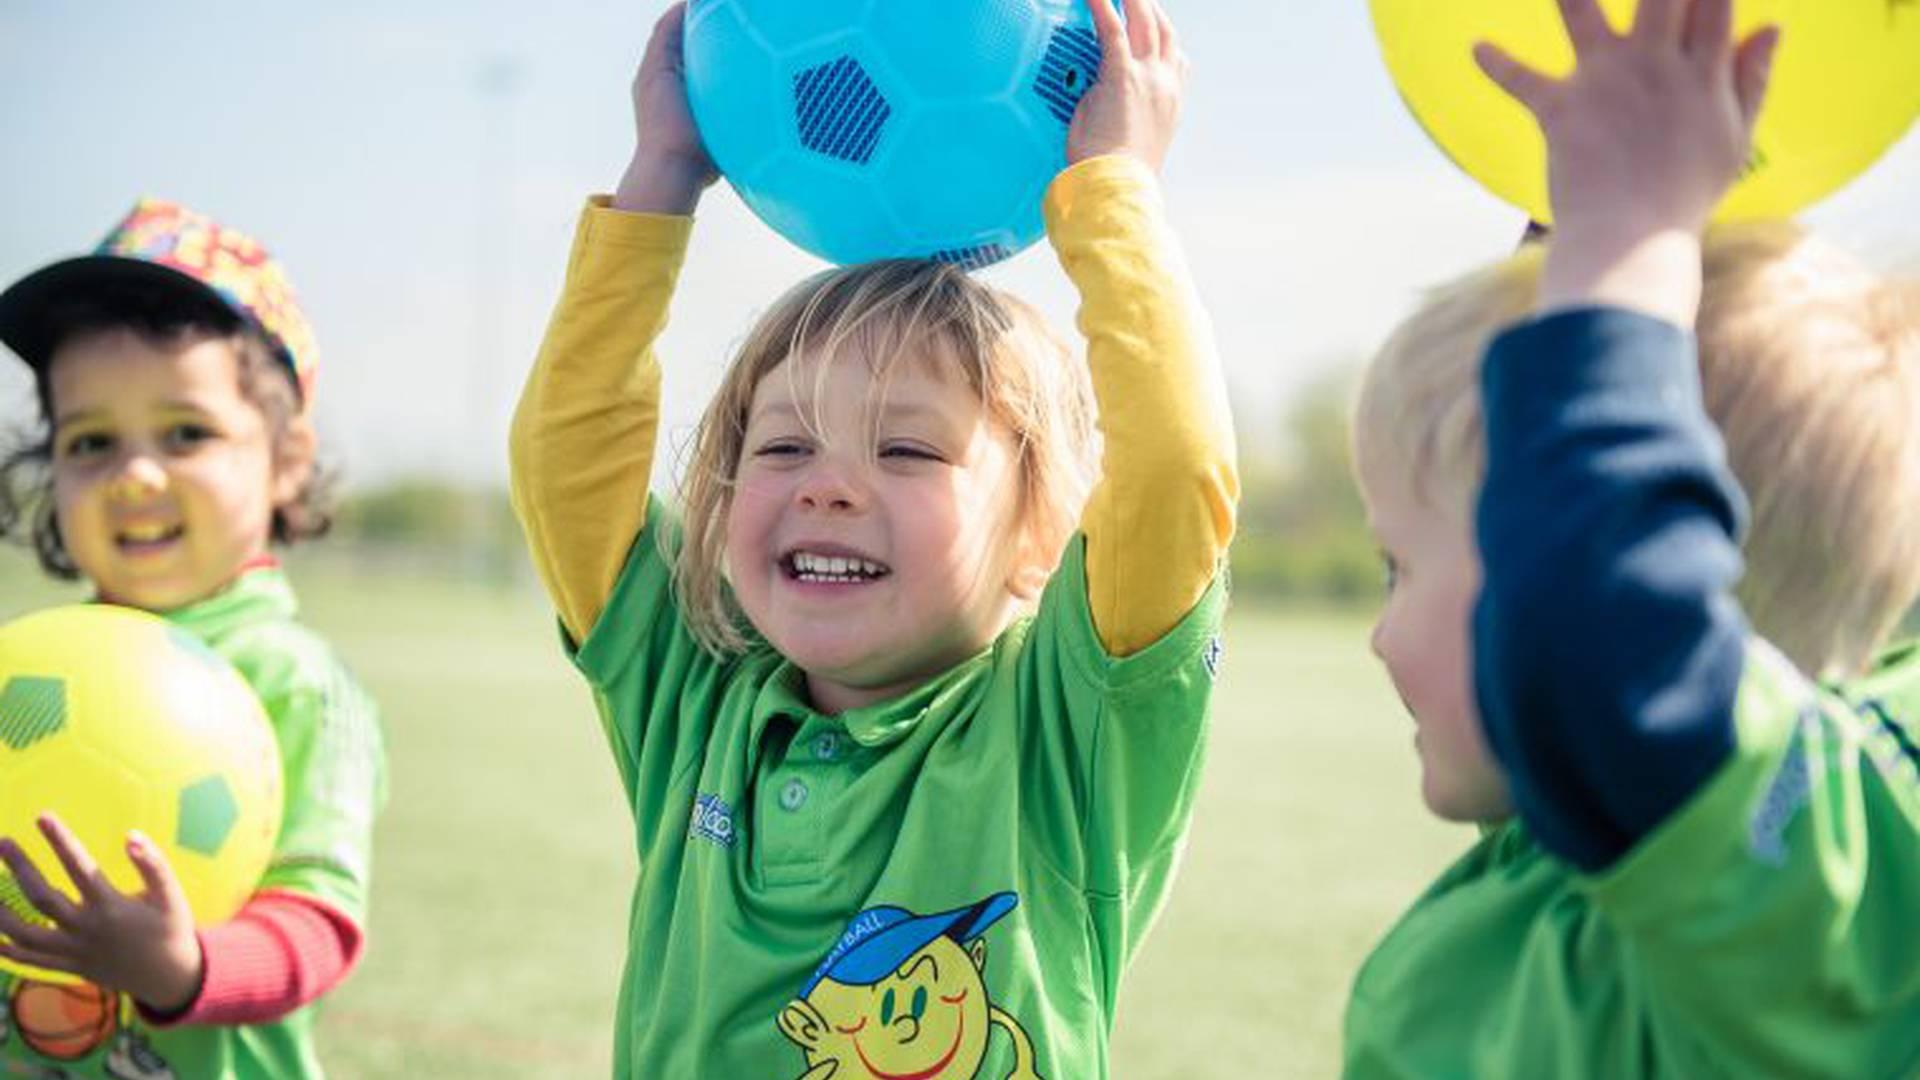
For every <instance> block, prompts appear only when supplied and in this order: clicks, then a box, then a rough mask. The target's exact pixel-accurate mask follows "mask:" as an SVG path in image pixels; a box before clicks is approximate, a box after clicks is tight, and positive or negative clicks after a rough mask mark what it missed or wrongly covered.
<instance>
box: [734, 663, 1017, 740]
mask: <svg viewBox="0 0 1920 1080" xmlns="http://www.w3.org/2000/svg"><path fill="white" fill-rule="evenodd" d="M991 657H992V650H991V649H988V650H986V651H984V652H982V653H980V654H979V655H978V656H975V657H973V658H971V659H968V660H965V661H963V662H961V663H959V664H956V665H955V666H953V667H952V668H950V669H948V670H947V671H945V672H942V673H941V674H939V675H937V676H935V677H934V678H932V679H929V680H927V681H926V682H925V683H922V684H921V685H919V686H917V687H915V688H913V689H912V690H909V691H907V692H906V693H904V694H902V695H900V696H899V697H897V698H893V699H891V700H888V701H882V702H877V703H875V704H872V705H868V706H865V707H862V708H858V709H848V710H847V711H846V712H843V713H841V714H840V715H838V716H835V717H831V718H830V719H831V721H832V722H834V723H837V724H839V725H840V726H842V727H844V728H846V730H847V735H848V737H849V738H851V739H853V741H854V742H855V743H858V744H859V745H861V746H866V747H874V748H883V747H888V746H892V745H893V744H895V743H897V742H900V741H901V740H902V739H905V738H906V737H907V736H908V735H911V734H912V733H913V732H914V731H915V730H917V729H918V728H919V727H920V724H921V722H922V721H923V720H924V719H925V718H926V717H927V716H929V715H931V714H934V713H952V712H955V711H958V706H959V705H960V703H961V702H964V701H965V700H966V699H967V698H969V697H971V696H974V695H976V694H978V693H979V692H980V690H982V689H983V688H984V687H985V685H986V680H985V678H984V676H985V674H986V671H987V667H988V664H989V663H990V660H991ZM820 716H821V713H820V711H819V710H818V709H815V708H814V707H813V706H812V705H810V704H809V703H808V702H807V678H806V673H805V672H803V671H801V670H800V669H799V668H798V667H795V666H794V665H793V663H792V662H791V661H786V660H783V661H781V662H780V665H779V667H778V668H776V669H775V671H774V673H773V677H772V678H770V679H768V680H767V681H766V683H765V684H764V685H763V686H762V687H761V689H760V694H759V697H758V698H756V699H755V701H754V704H753V740H754V745H756V746H757V745H759V743H760V737H761V735H762V734H763V733H764V732H765V731H766V728H767V725H768V724H770V723H771V722H772V721H773V720H774V719H776V718H779V717H785V718H787V719H790V720H792V721H793V722H794V723H795V724H798V725H805V724H806V722H807V721H808V720H811V719H814V718H816V717H820Z"/></svg>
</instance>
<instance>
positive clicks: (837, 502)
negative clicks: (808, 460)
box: [798, 462, 867, 512]
mask: <svg viewBox="0 0 1920 1080" xmlns="http://www.w3.org/2000/svg"><path fill="white" fill-rule="evenodd" d="M798 498H799V502H800V505H801V506H802V507H804V508H806V509H808V510H832V511H840V512H847V511H852V510H858V509H861V508H863V507H865V506H866V501H867V500H866V495H865V492H864V489H863V488H862V486H861V484H860V481H859V479H858V477H857V476H855V475H854V472H853V470H852V469H851V468H849V467H847V466H844V465H839V464H835V463H831V462H823V463H821V464H820V465H818V466H816V467H815V468H813V469H810V470H808V472H807V476H806V478H805V479H804V480H802V481H801V483H800V489H799V491H798Z"/></svg>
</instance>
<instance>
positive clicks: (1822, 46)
mask: <svg viewBox="0 0 1920 1080" xmlns="http://www.w3.org/2000/svg"><path fill="white" fill-rule="evenodd" d="M1371 3H1372V5H1373V25H1374V31H1375V33H1376V34H1377V35H1378V36H1379V39H1380V49H1381V52H1382V54H1383V55H1384V56H1385V58H1386V62H1387V70H1388V71H1389V72H1390V73H1391V74H1392V76H1393V81H1394V83H1395V84H1396V85H1397V86H1398V87H1399V89H1400V94H1401V96H1402V97H1403V98H1405V99H1406V102H1407V105H1408V107H1409V108H1411V109H1412V110H1413V115H1414V117H1415V119H1417V120H1418V121H1419V122H1420V125H1421V126H1422V127H1424V128H1426V130H1427V134H1428V135H1430V136H1431V137H1432V138H1433V140H1434V142H1436V143H1438V144H1439V146H1440V149H1441V150H1443V151H1445V152H1446V154H1447V156H1448V157H1451V158H1452V159H1453V160H1454V162H1455V164H1457V165H1459V166H1460V167H1461V168H1462V169H1465V170H1466V171H1467V172H1468V173H1469V174H1470V175H1472V176H1473V177H1474V179H1476V180H1478V181H1480V182H1481V183H1482V184H1484V185H1485V186H1486V187H1487V188H1488V189H1489V190H1491V191H1492V192H1493V193H1494V194H1495V195H1498V196H1499V197H1500V198H1502V199H1505V200H1506V201H1508V202H1510V203H1512V204H1514V205H1515V206H1518V207H1520V208H1521V209H1522V210H1525V211H1526V212H1527V213H1529V214H1531V215H1532V216H1533V218H1534V220H1536V221H1543V222H1544V221H1547V220H1548V215H1549V209H1548V203H1547V164H1546V161H1547V156H1546V143H1545V140H1544V139H1542V137H1541V135H1540V129H1539V126H1538V125H1537V124H1536V123H1535V122H1534V119H1533V116H1532V115H1531V114H1530V113H1528V112H1527V111H1526V109H1525V108H1523V107H1521V105H1520V104H1519V103H1518V102H1515V101H1514V100H1513V99H1512V98H1509V97H1508V96H1507V95H1506V93H1505V92H1504V91H1502V90H1501V89H1500V88H1499V87H1498V86H1495V85H1494V83H1493V81H1492V80H1490V79H1488V78H1487V77H1486V75H1485V74H1484V73H1482V72H1481V71H1480V68H1479V66H1478V65H1476V64H1475V63H1474V59H1473V46H1474V45H1475V43H1477V42H1480V41H1491V42H1493V43H1494V44H1496V45H1499V46H1501V47H1502V48H1504V49H1506V50H1507V52H1509V53H1511V54H1513V56H1514V57H1516V58H1518V59H1519V60H1521V61H1522V62H1524V63H1526V64H1528V65H1529V66H1531V67H1533V68H1535V69H1537V70H1541V71H1546V72H1549V73H1552V74H1556V75H1560V74H1565V73H1566V72H1568V71H1570V70H1572V67H1573V48H1572V46H1571V44H1569V42H1568V41H1567V35H1566V30H1565V28H1564V26H1563V25H1562V24H1561V21H1560V13H1559V7H1558V5H1556V4H1555V3H1554V0H1371ZM1600 6H1601V7H1602V8H1603V9H1604V10H1605V11H1606V13H1607V16H1608V18H1609V20H1610V21H1611V22H1612V23H1613V25H1614V28H1615V29H1617V30H1618V29H1625V28H1626V27H1627V26H1629V25H1631V23H1632V21H1633V12H1634V10H1635V8H1636V6H1637V4H1636V2H1635V0H1601V5H1600ZM1767 23H1777V24H1779V26H1780V27H1781V29H1782V31H1783V35H1784V36H1783V37H1782V39H1781V43H1780V50H1779V52H1778V53H1777V54H1776V56H1775V60H1774V65H1773V78H1772V82H1771V85H1770V88H1769V90H1768V92H1767V101H1766V105H1765V106H1764V108H1763V109H1762V110H1761V114H1760V122H1759V125H1758V127H1757V128H1756V130H1755V132H1754V152H1753V156H1752V158H1751V159H1750V160H1749V162H1748V168H1747V173H1746V175H1745V176H1744V178H1743V179H1742V180H1741V181H1740V183H1739V184H1737V185H1736V186H1735V187H1734V188H1733V190H1732V191H1731V192H1730V193H1729V194H1728V195H1727V199H1726V201H1725V202H1723V203H1722V204H1721V205H1720V208H1719V211H1718V212H1717V213H1716V215H1715V216H1716V218H1718V219H1719V220H1723V221H1733V220H1744V219H1751V218H1768V217H1787V216H1789V215H1792V214H1794V213H1796V212H1798V211H1799V210H1801V209H1803V208H1804V207H1806V206H1808V205H1810V204H1812V203H1813V202H1815V201H1817V200H1819V199H1821V198H1823V197H1824V196H1826V195H1829V194H1831V193H1832V192H1834V191H1835V190H1837V189H1838V188H1840V187H1841V186H1842V185H1844V184H1846V183H1847V181H1849V180H1851V179H1853V178H1854V177H1856V176H1858V175H1859V174H1860V173H1862V172H1864V171H1866V169H1867V167H1868V166H1870V165H1872V164H1873V163H1874V162H1875V161H1876V160H1878V159H1879V157H1880V155H1882V154H1884V153H1886V151H1887V150H1888V148H1890V147H1892V146H1893V144H1894V143H1895V142H1898V141H1899V139H1900V137H1901V135H1902V134H1904V133H1905V132H1906V130H1907V129H1908V128H1909V127H1910V126H1912V124H1913V121H1914V118H1915V116H1917V115H1920V3H1915V2H1913V0H1736V2H1735V4H1734V26H1735V33H1736V34H1738V35H1740V36H1745V35H1746V34H1747V33H1748V32H1750V31H1751V30H1753V29H1754V28H1756V27H1758V26H1762V25H1765V24H1767Z"/></svg>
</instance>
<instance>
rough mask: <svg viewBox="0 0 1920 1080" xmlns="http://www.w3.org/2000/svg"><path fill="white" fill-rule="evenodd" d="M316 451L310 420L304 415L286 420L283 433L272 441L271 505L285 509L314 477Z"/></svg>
mask: <svg viewBox="0 0 1920 1080" xmlns="http://www.w3.org/2000/svg"><path fill="white" fill-rule="evenodd" d="M318 452H319V437H318V436H317V435H316V434H315V433H314V430H313V421H311V420H309V419H308V418H306V417H305V416H297V417H295V418H293V419H292V420H289V421H287V428H286V430H285V431H282V432H281V433H280V437H279V438H277V439H275V440H274V446H273V480H272V483H273V505H274V506H276V507H280V506H285V505H287V504H288V503H291V502H293V501H294V500H295V499H298V498H299V497H300V490H301V489H302V488H304V487H306V486H307V481H308V480H311V479H312V478H313V466H314V458H315V455H316V454H318Z"/></svg>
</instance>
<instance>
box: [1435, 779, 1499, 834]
mask: <svg viewBox="0 0 1920 1080" xmlns="http://www.w3.org/2000/svg"><path fill="white" fill-rule="evenodd" d="M1420 798H1421V801H1423V802H1425V803H1426V804H1427V810H1428V811H1429V812H1430V813H1432V814H1433V816H1434V817H1437V818H1439V819H1440V820H1442V821H1451V822H1453V823H1455V824H1457V825H1486V824H1491V823H1494V822H1499V821H1504V820H1506V819H1507V818H1509V817H1512V816H1513V808H1512V806H1511V804H1510V803H1509V802H1508V800H1507V798H1506V797H1505V796H1504V795H1502V794H1500V793H1498V792H1493V791H1475V790H1468V789H1467V785H1462V784H1459V783H1456V782H1453V781H1452V778H1450V777H1446V776H1444V775H1441V774H1439V773H1437V772H1436V771H1435V770H1434V769H1432V768H1427V769H1424V770H1423V771H1422V773H1421V776H1420Z"/></svg>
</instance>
